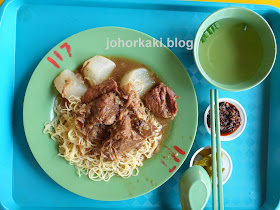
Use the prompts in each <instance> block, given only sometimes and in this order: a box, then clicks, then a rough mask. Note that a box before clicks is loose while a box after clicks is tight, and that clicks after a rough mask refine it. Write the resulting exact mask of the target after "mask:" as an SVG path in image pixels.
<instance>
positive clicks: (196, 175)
mask: <svg viewBox="0 0 280 210" xmlns="http://www.w3.org/2000/svg"><path fill="white" fill-rule="evenodd" d="M210 194H211V180H210V177H209V175H208V174H207V172H206V171H205V169H204V168H203V167H201V166H198V165H195V166H193V167H191V168H189V169H188V170H186V172H185V173H184V174H183V175H182V177H181V179H180V182H179V195H180V201H181V206H182V209H183V210H185V209H203V208H204V207H205V205H206V203H207V201H208V199H209V197H210Z"/></svg>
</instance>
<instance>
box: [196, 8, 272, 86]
mask: <svg viewBox="0 0 280 210" xmlns="http://www.w3.org/2000/svg"><path fill="white" fill-rule="evenodd" d="M226 18H227V19H235V20H238V21H240V23H244V26H245V28H244V30H246V27H247V25H248V27H249V26H250V27H252V28H254V31H255V32H256V33H257V35H258V37H259V40H260V41H259V43H260V45H261V48H260V49H261V54H262V55H261V57H259V59H257V58H256V62H259V63H258V65H256V67H253V68H255V69H250V74H249V72H246V71H243V72H241V73H243V76H241V74H240V69H241V67H242V69H246V67H245V66H241V67H239V68H238V65H239V64H238V65H235V66H236V67H233V65H232V60H231V61H229V60H227V59H223V58H221V60H220V61H221V62H223V65H224V64H225V66H226V65H227V64H228V65H230V67H231V69H230V70H229V69H227V68H224V69H222V71H223V72H222V73H221V71H218V70H217V71H216V69H215V68H213V65H212V64H211V62H210V61H209V62H208V60H207V59H205V57H204V54H203V53H202V52H201V51H200V50H202V49H203V50H208V49H207V48H208V46H207V47H206V49H205V47H204V48H203V47H201V48H200V45H202V44H204V43H202V41H201V39H202V38H203V37H205V35H204V32H205V31H206V30H207V29H209V27H210V26H211V25H213V24H214V23H215V22H217V21H218V22H219V21H220V22H222V21H223V20H224V19H226ZM217 30H223V27H222V26H221V27H220V28H219V29H217ZM240 30H242V29H240ZM208 31H209V30H208ZM210 36H215V32H214V33H213V34H210ZM227 36H228V37H226V38H227V39H230V38H231V37H230V36H232V34H230V33H227ZM210 38H211V37H210ZM222 38H225V36H223V37H222ZM236 40H238V39H235V41H236ZM206 41H207V40H206ZM237 44H238V43H237ZM208 45H210V44H208ZM209 48H210V47H209ZM213 49H214V52H215V50H220V48H213V46H212V49H211V52H213ZM226 49H227V48H226ZM226 49H224V50H226ZM249 50H250V49H249ZM252 50H253V49H251V52H252ZM240 51H241V52H240V54H242V53H243V55H244V52H242V50H241V49H240ZM209 52H210V49H209ZM253 52H254V51H253ZM193 53H194V60H195V63H196V66H197V68H198V70H199V72H200V73H201V75H202V76H203V77H204V78H205V79H206V80H207V81H208V82H209V83H210V84H212V85H214V86H215V87H217V88H220V89H223V90H228V91H243V90H247V89H250V88H252V87H255V86H256V85H258V84H260V83H261V82H262V81H263V80H264V79H265V78H266V77H267V76H268V75H269V73H270V71H271V69H272V68H273V65H274V63H275V59H276V54H277V47H276V39H275V36H274V33H273V31H272V29H271V27H270V26H269V24H268V23H267V22H266V20H265V19H264V18H263V17H262V16H260V15H259V14H257V13H256V12H254V11H252V10H249V9H246V8H242V7H227V8H223V9H221V10H218V11H216V12H214V13H212V14H211V15H210V16H208V17H207V18H206V19H205V20H204V21H203V23H202V24H201V25H200V27H199V29H198V31H197V33H196V36H195V39H194V49H193ZM207 53H208V52H207ZM217 54H221V52H218V53H217ZM243 55H242V56H243ZM245 56H246V54H245ZM253 59H254V58H253ZM205 61H206V62H205ZM217 61H219V60H218V59H217ZM251 61H253V62H254V60H252V58H251ZM250 67H252V66H250ZM210 68H211V71H210V70H209V69H210ZM227 71H228V72H227ZM252 72H253V73H252ZM232 73H233V74H234V73H235V77H233V76H231V75H232ZM239 74H240V76H239ZM244 74H245V76H247V77H244ZM246 74H247V75H246ZM223 77H224V79H223ZM225 77H226V78H225ZM217 78H221V79H220V80H219V79H217Z"/></svg>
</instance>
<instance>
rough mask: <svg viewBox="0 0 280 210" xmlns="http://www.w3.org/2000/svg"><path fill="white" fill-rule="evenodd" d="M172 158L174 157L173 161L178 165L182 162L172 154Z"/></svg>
mask: <svg viewBox="0 0 280 210" xmlns="http://www.w3.org/2000/svg"><path fill="white" fill-rule="evenodd" d="M171 156H172V157H173V159H174V160H175V161H176V162H177V163H179V162H180V160H179V159H178V158H177V157H176V156H175V155H173V154H171Z"/></svg>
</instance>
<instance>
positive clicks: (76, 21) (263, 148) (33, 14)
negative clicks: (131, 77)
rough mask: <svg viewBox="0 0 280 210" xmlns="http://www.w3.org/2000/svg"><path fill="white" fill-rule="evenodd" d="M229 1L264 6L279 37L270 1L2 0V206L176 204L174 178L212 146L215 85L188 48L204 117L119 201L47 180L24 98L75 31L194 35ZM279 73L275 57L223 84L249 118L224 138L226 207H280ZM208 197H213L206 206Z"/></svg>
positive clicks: (279, 22) (278, 17)
mask: <svg viewBox="0 0 280 210" xmlns="http://www.w3.org/2000/svg"><path fill="white" fill-rule="evenodd" d="M226 6H242V7H247V8H249V9H252V10H254V11H256V12H258V13H259V14H261V15H262V16H263V17H264V18H265V19H266V20H267V21H268V22H269V23H270V24H271V26H272V28H273V29H274V32H275V35H276V38H277V41H278V43H280V39H279V37H280V11H279V10H278V9H276V8H274V7H271V6H262V5H241V4H227V3H201V2H181V1H168V2H167V1H155V0H153V1H143V0H142V1H140V0H139V1H138V0H137V1H122V0H119V1H114V2H113V1H110V2H109V1H101V0H98V1H97V0H72V1H69V0H60V1H58V0H42V1H37V0H14V1H12V0H8V1H5V2H4V3H3V5H2V6H1V7H0V61H1V62H0V63H1V71H0V90H1V96H2V97H1V103H0V116H1V117H0V132H1V137H2V138H1V140H0V209H32V208H33V209H50V208H51V209H68V208H74V209H76V208H82V207H87V208H94V209H103V208H107V209H113V208H119V209H121V208H125V209H146V208H149V209H180V201H179V195H178V181H179V179H180V177H181V175H182V173H183V172H184V171H185V170H186V169H187V168H188V164H189V160H190V157H191V156H192V154H193V153H194V152H195V151H196V150H197V149H198V148H200V147H202V146H206V145H209V144H210V136H209V134H208V133H207V132H206V130H205V128H204V125H203V113H204V111H205V109H206V107H207V106H208V103H209V89H211V88H213V87H212V86H211V85H210V84H209V83H207V82H206V81H205V80H204V79H203V78H202V76H201V75H200V74H199V72H198V71H197V68H196V67H195V65H194V61H193V57H192V51H189V50H187V49H185V48H179V47H177V48H171V50H172V51H173V52H174V53H175V54H176V55H177V56H178V57H179V59H180V60H181V61H182V62H183V64H184V65H185V67H186V69H187V71H188V73H189V75H190V77H191V79H192V81H193V84H194V86H195V88H196V93H197V97H198V103H199V124H198V130H197V135H196V139H195V142H194V145H193V148H192V150H191V152H190V154H189V156H188V159H187V160H186V161H185V163H184V164H183V166H182V167H181V168H180V170H179V171H178V172H177V173H176V174H175V175H174V176H173V177H172V178H171V179H170V180H169V181H167V182H166V183H165V184H164V185H162V186H161V187H159V188H158V189H156V190H154V191H152V192H150V193H148V194H146V195H143V196H141V197H138V198H134V199H130V200H126V201H119V202H102V201H95V200H90V199H86V198H83V197H80V196H78V195H75V194H73V193H71V192H69V191H67V190H65V189H64V188H62V187H61V186H59V185H58V184H56V183H55V182H54V181H53V180H52V179H50V178H49V177H48V176H47V175H46V174H45V172H44V171H43V170H42V169H41V168H40V167H39V165H38V164H37V162H36V161H35V159H34V157H33V155H32V154H31V152H30V150H29V147H28V144H27V141H26V138H25V135H24V130H23V123H22V104H23V97H24V93H25V90H26V87H27V84H28V81H29V79H30V76H31V74H32V73H33V71H34V69H35V67H36V66H37V64H38V63H39V62H40V60H41V59H42V58H43V56H44V55H45V54H46V53H47V52H48V51H49V50H50V49H51V48H52V47H53V46H55V45H56V44H57V43H59V42H60V41H61V40H63V39H65V38H67V37H69V36H71V35H73V34H75V33H78V32H80V31H83V30H86V29H90V28H95V27H100V26H121V27H128V28H132V29H136V30H139V31H142V32H144V33H147V34H149V35H151V36H153V37H155V38H157V39H159V38H161V37H162V38H163V42H164V43H166V39H167V37H169V38H171V39H173V40H174V39H175V37H177V38H178V39H185V40H189V39H193V38H194V35H195V32H196V30H197V28H198V26H199V25H200V23H201V22H202V21H203V20H204V19H205V18H206V17H207V16H208V15H209V14H210V13H212V12H214V11H215V10H218V9H220V8H223V7H226ZM278 52H280V50H279V48H278ZM278 57H279V56H278ZM174 71H175V70H174ZM279 79H280V60H279V58H278V59H277V61H276V64H275V67H274V69H273V70H272V73H271V75H270V77H268V78H267V79H266V80H265V81H264V82H263V83H262V84H261V85H259V86H257V87H255V88H253V89H251V90H248V91H244V92H238V93H232V92H226V91H220V97H231V98H234V99H236V100H238V101H239V102H240V103H241V104H242V105H243V106H244V107H245V110H246V112H247V116H248V124H247V127H246V129H245V131H244V133H243V134H242V135H241V136H240V137H239V138H238V139H236V140H234V141H231V142H222V147H223V148H224V149H225V150H226V151H227V152H228V153H229V154H230V156H231V157H232V160H233V173H232V176H231V178H230V179H229V181H228V182H227V183H226V184H225V185H224V197H225V207H226V209H279V207H280V203H279V198H280V180H279V175H280V161H279V154H280V129H279V119H280V94H279V89H280V82H279ZM140 170H141V169H140ZM211 205H212V203H211V199H210V200H209V202H208V204H207V206H206V209H211ZM277 206H278V207H277Z"/></svg>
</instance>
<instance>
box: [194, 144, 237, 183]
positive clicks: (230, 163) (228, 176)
mask: <svg viewBox="0 0 280 210" xmlns="http://www.w3.org/2000/svg"><path fill="white" fill-rule="evenodd" d="M208 148H211V146H205V147H201V148H200V149H198V150H197V151H196V152H195V153H194V154H193V156H192V158H191V160H190V164H189V167H192V166H194V159H195V157H196V156H197V155H198V153H199V152H200V151H202V150H204V149H208ZM221 153H223V154H224V155H225V156H226V157H227V158H228V160H229V173H228V175H227V177H226V178H225V180H223V185H224V184H225V183H226V182H227V181H228V180H229V178H230V176H231V174H232V169H233V164H232V160H231V157H230V155H229V154H228V153H227V151H225V150H224V149H223V148H221Z"/></svg>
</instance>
